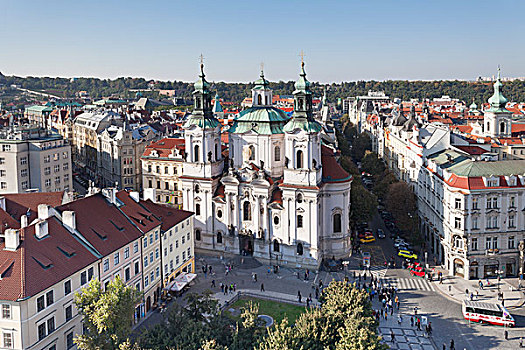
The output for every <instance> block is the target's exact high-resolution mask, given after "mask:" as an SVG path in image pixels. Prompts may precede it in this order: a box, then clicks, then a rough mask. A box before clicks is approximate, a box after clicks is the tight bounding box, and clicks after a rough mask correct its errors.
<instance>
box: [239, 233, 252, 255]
mask: <svg viewBox="0 0 525 350" xmlns="http://www.w3.org/2000/svg"><path fill="white" fill-rule="evenodd" d="M239 249H240V253H241V255H253V236H248V235H239Z"/></svg>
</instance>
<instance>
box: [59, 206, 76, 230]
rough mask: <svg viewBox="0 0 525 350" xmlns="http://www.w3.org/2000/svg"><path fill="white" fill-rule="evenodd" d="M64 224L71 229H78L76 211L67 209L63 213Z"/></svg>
mask: <svg viewBox="0 0 525 350" xmlns="http://www.w3.org/2000/svg"><path fill="white" fill-rule="evenodd" d="M62 224H64V226H66V228H68V229H71V230H76V228H77V218H76V214H75V212H74V211H71V210H66V211H64V212H63V213H62Z"/></svg>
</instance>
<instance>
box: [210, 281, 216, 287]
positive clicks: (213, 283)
mask: <svg viewBox="0 0 525 350" xmlns="http://www.w3.org/2000/svg"><path fill="white" fill-rule="evenodd" d="M211 287H212V288H215V280H211Z"/></svg>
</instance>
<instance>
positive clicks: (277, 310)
mask: <svg viewBox="0 0 525 350" xmlns="http://www.w3.org/2000/svg"><path fill="white" fill-rule="evenodd" d="M250 300H251V301H253V302H254V303H255V304H259V315H269V316H272V317H273V319H274V321H275V323H280V322H281V321H282V320H283V318H284V317H288V322H289V323H290V324H293V323H295V320H296V319H297V318H298V317H299V315H300V314H302V313H303V312H304V311H305V310H306V308H305V307H303V306H298V305H292V304H286V303H280V302H277V301H271V300H265V299H257V298H242V299H239V300H237V301H236V302H235V303H233V304H232V305H230V307H229V308H234V309H240V308H241V307H243V306H245V305H246V304H248V302H249V301H250Z"/></svg>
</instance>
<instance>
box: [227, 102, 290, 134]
mask: <svg viewBox="0 0 525 350" xmlns="http://www.w3.org/2000/svg"><path fill="white" fill-rule="evenodd" d="M287 121H288V116H287V115H286V113H284V112H283V111H282V110H280V109H278V108H275V107H251V108H248V109H245V110H244V111H242V112H241V113H239V116H238V117H237V118H235V120H234V121H233V125H232V126H231V128H230V129H228V132H230V133H234V134H243V133H245V132H248V131H250V130H253V132H255V133H257V134H260V135H271V134H282V133H283V126H284V125H285V124H286V122H287Z"/></svg>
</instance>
